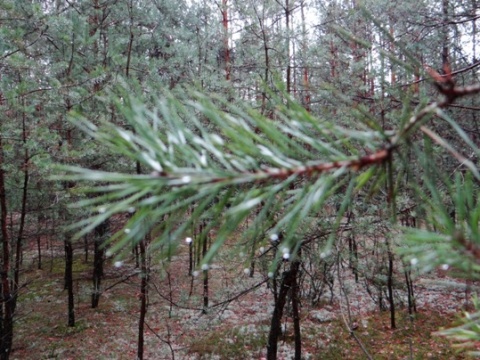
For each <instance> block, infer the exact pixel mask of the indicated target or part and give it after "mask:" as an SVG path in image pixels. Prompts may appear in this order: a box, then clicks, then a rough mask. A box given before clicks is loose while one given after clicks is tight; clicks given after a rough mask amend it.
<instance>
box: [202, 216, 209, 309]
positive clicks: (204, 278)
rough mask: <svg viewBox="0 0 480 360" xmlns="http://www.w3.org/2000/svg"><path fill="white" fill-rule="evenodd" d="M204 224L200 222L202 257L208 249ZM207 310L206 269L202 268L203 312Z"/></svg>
mask: <svg viewBox="0 0 480 360" xmlns="http://www.w3.org/2000/svg"><path fill="white" fill-rule="evenodd" d="M204 229H205V224H204V223H202V228H201V230H200V236H201V238H202V257H205V255H207V251H208V236H207V235H206V234H204ZM207 310H208V270H207V269H206V270H203V313H204V314H206V313H207Z"/></svg>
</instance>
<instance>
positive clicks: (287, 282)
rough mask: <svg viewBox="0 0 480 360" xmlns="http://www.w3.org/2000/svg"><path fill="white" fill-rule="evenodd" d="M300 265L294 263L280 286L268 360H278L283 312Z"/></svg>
mask: <svg viewBox="0 0 480 360" xmlns="http://www.w3.org/2000/svg"><path fill="white" fill-rule="evenodd" d="M298 268H299V264H296V262H294V263H292V265H291V266H290V269H289V270H287V271H285V272H284V273H283V274H282V283H281V285H280V291H279V293H278V298H277V301H276V302H275V308H274V309H273V315H272V321H271V324H270V333H269V335H268V343H267V360H276V359H277V349H278V344H277V342H278V338H279V337H280V335H281V333H282V329H281V321H282V317H283V310H284V308H285V304H286V302H287V295H288V292H289V291H290V289H291V288H292V287H293V286H294V284H295V279H296V277H297V273H298Z"/></svg>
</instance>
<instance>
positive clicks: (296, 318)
mask: <svg viewBox="0 0 480 360" xmlns="http://www.w3.org/2000/svg"><path fill="white" fill-rule="evenodd" d="M292 267H295V270H294V272H295V273H296V274H298V270H299V268H300V262H299V261H295V262H294V263H293V264H292ZM291 296H292V312H293V332H294V337H295V360H301V359H302V334H301V331H300V309H299V299H298V282H297V275H295V277H294V278H293V284H292V289H291Z"/></svg>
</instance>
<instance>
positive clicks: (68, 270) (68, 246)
mask: <svg viewBox="0 0 480 360" xmlns="http://www.w3.org/2000/svg"><path fill="white" fill-rule="evenodd" d="M64 245H65V288H66V290H67V292H68V326H70V327H73V326H75V303H74V297H73V246H72V242H71V241H70V239H68V238H65V240H64Z"/></svg>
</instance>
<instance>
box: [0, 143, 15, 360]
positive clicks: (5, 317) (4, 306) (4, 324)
mask: <svg viewBox="0 0 480 360" xmlns="http://www.w3.org/2000/svg"><path fill="white" fill-rule="evenodd" d="M3 163H4V155H3V142H2V137H1V136H0V227H1V234H2V239H1V242H2V260H3V263H2V271H1V275H0V276H1V284H2V299H1V312H2V314H1V315H2V318H1V323H0V327H1V328H0V330H1V331H0V336H1V337H0V359H1V360H8V358H9V357H10V351H11V349H12V344H13V308H12V301H11V293H10V281H9V278H8V275H9V273H10V248H9V237H8V229H7V194H6V191H5V171H4V170H3Z"/></svg>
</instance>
